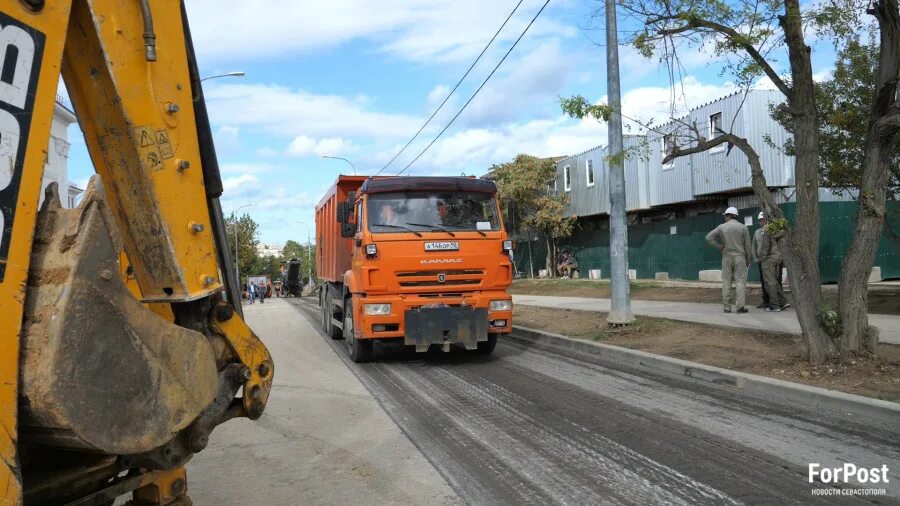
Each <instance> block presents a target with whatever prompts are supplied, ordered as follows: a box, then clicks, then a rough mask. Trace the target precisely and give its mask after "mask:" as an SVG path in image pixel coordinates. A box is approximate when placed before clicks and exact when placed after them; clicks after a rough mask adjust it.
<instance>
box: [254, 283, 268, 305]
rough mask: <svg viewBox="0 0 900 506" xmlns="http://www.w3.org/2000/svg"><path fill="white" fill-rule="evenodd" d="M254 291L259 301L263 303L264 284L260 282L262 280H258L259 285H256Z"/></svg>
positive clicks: (264, 299)
mask: <svg viewBox="0 0 900 506" xmlns="http://www.w3.org/2000/svg"><path fill="white" fill-rule="evenodd" d="M256 293H257V295H259V303H260V304H265V303H266V285H264V284H262V282H260V283H259V285H258V286H257V287H256Z"/></svg>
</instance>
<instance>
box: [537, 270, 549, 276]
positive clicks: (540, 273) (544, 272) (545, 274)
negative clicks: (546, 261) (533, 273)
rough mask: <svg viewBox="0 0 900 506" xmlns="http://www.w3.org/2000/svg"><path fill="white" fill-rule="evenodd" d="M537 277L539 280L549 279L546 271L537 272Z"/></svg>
mask: <svg viewBox="0 0 900 506" xmlns="http://www.w3.org/2000/svg"><path fill="white" fill-rule="evenodd" d="M538 277H539V278H549V277H550V271H548V270H547V269H541V270H539V271H538Z"/></svg>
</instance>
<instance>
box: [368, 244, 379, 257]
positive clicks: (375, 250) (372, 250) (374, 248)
mask: <svg viewBox="0 0 900 506" xmlns="http://www.w3.org/2000/svg"><path fill="white" fill-rule="evenodd" d="M376 253H378V246H375V245H374V244H366V255H369V256H370V257H373V256H375V254H376Z"/></svg>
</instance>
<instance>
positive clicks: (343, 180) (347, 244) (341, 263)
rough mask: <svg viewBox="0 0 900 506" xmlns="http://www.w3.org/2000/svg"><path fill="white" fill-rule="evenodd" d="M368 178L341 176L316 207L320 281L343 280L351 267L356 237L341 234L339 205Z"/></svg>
mask: <svg viewBox="0 0 900 506" xmlns="http://www.w3.org/2000/svg"><path fill="white" fill-rule="evenodd" d="M366 179H368V177H367V176H338V179H337V181H336V182H335V183H334V185H332V187H331V188H330V189H329V190H328V191H327V192H326V193H325V196H324V197H322V200H320V201H319V204H318V205H317V206H316V248H318V251H317V252H316V255H317V257H316V258H317V262H316V276H317V277H318V278H319V279H320V280H323V281H331V282H341V281H343V279H344V273H345V272H347V271H348V270H350V267H351V266H350V252H351V251H352V246H353V239H351V238H345V237H341V224H340V223H338V221H337V207H338V206H337V205H338V202H344V201H346V200H347V194H348V193H350V192H353V191H357V190H358V189H359V187H360V186H362V184H363V182H365V180H366Z"/></svg>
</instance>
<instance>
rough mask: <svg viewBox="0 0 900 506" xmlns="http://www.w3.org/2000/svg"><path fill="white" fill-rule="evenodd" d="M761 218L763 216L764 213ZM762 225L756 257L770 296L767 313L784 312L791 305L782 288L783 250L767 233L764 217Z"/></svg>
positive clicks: (765, 287)
mask: <svg viewBox="0 0 900 506" xmlns="http://www.w3.org/2000/svg"><path fill="white" fill-rule="evenodd" d="M760 216H763V215H762V213H760ZM760 223H761V224H762V225H763V226H762V227H761V228H760V229H759V230H758V231H757V232H759V231H762V234H759V241H757V244H756V252H755V253H756V255H755V256H756V258H758V259H759V262H760V266H761V267H762V276H763V287H764V289H765V291H766V293H767V294H768V297H767V298H768V300H769V305H768V306H767V307H766V311H768V312H774V311H784V310H785V309H787V308H788V307H789V306H790V304H788V303H787V299H785V297H784V288H782V286H781V269H782V266H783V265H784V262H783V261H782V259H781V250H780V249H779V248H778V243H777V242H775V238H774V237H772V236H771V235H770V234H769V233H768V232H766V231H765V223H766V219H765V216H763V217H762V219H761V221H760Z"/></svg>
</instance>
